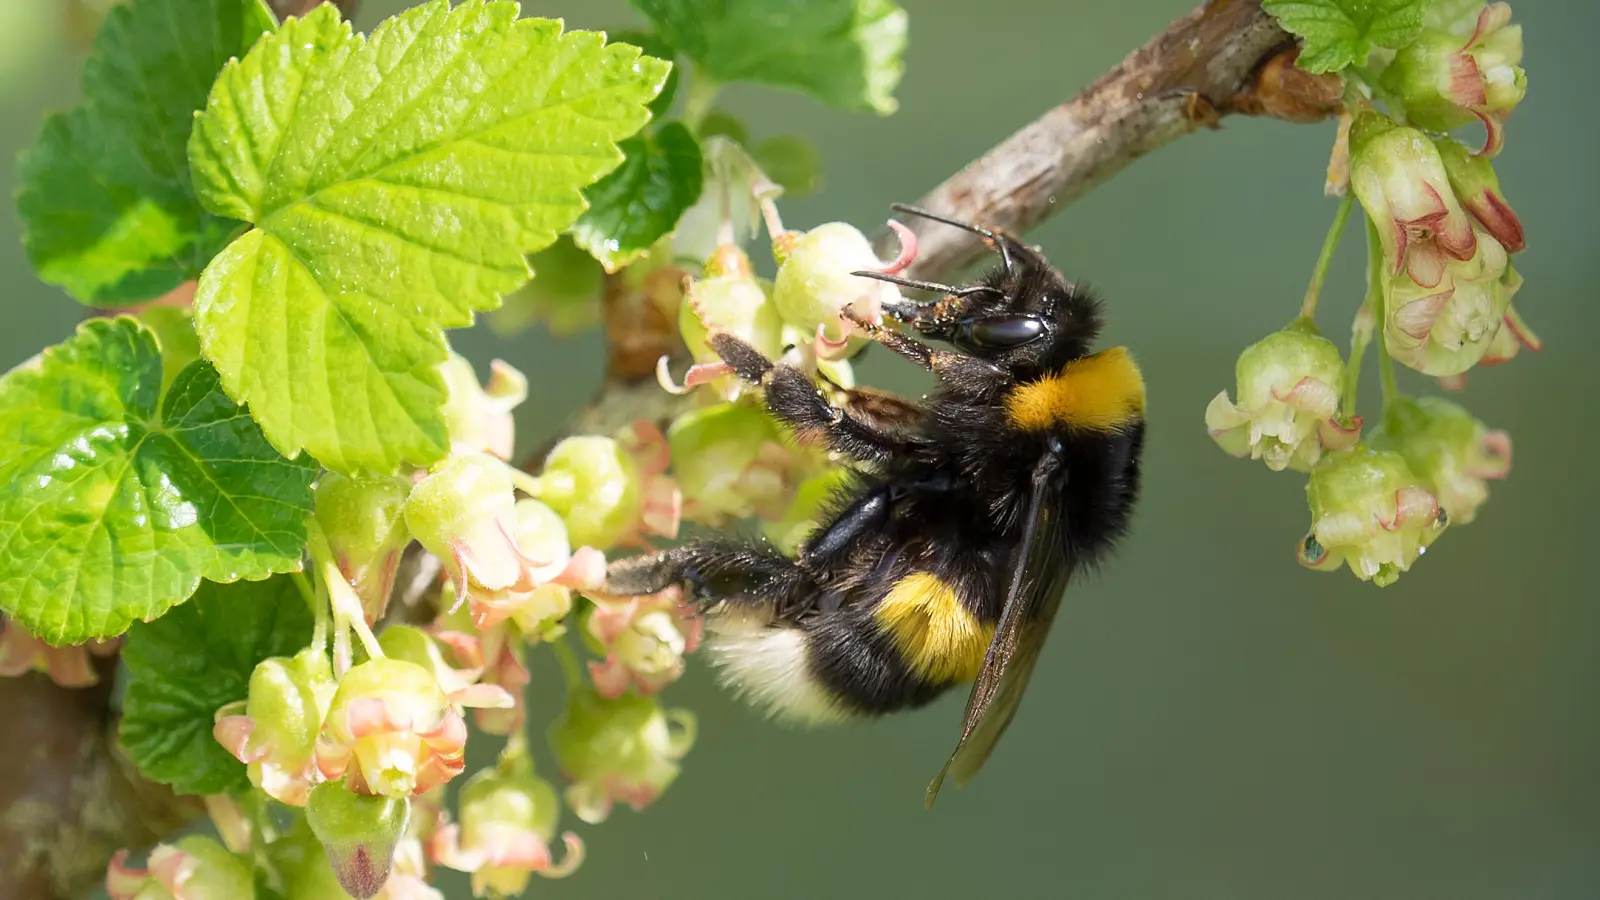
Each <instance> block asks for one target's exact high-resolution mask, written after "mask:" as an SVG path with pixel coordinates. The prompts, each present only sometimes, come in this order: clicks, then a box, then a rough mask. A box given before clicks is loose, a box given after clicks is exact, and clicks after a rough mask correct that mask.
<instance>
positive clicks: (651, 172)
mask: <svg viewBox="0 0 1600 900" xmlns="http://www.w3.org/2000/svg"><path fill="white" fill-rule="evenodd" d="M620 146H621V147H622V151H623V152H624V153H626V154H627V156H628V159H627V161H626V162H624V163H623V164H622V166H621V167H620V168H618V169H617V170H616V171H614V172H612V173H611V174H610V175H607V176H606V177H605V178H603V179H601V180H600V181H599V182H598V183H596V184H595V185H594V186H593V187H591V188H589V190H587V191H585V192H584V196H585V197H586V198H587V199H588V201H589V209H588V211H587V212H585V213H584V214H583V216H582V217H581V218H580V219H578V222H577V224H576V225H575V226H574V227H573V229H572V237H573V240H574V241H576V242H577V244H578V246H580V247H582V248H583V249H585V250H587V251H589V253H590V254H592V255H593V256H594V258H595V259H598V260H600V262H601V264H602V265H604V266H605V267H606V271H607V272H615V271H617V270H618V269H621V268H622V267H623V266H626V265H627V264H628V263H630V262H632V261H633V260H634V259H635V258H637V257H638V256H639V254H641V253H643V252H645V251H646V250H649V249H650V246H651V245H652V244H654V243H655V242H656V241H658V240H660V239H661V237H662V236H664V235H666V234H669V233H670V232H671V231H672V229H673V227H674V226H676V225H677V224H678V219H679V217H681V216H682V215H683V213H684V210H686V209H688V208H689V207H691V206H693V205H694V202H695V201H696V200H698V199H700V190H701V188H702V186H703V185H702V179H703V178H704V173H703V172H702V171H701V163H702V160H701V158H700V144H699V142H697V141H696V140H695V139H694V134H693V133H692V132H690V131H689V129H688V128H685V127H684V126H683V124H682V123H680V122H668V123H667V124H665V125H663V126H662V127H661V128H660V129H659V130H657V131H656V132H655V133H654V134H649V135H645V136H643V137H636V138H631V139H629V140H626V141H623V142H622V144H621V145H620Z"/></svg>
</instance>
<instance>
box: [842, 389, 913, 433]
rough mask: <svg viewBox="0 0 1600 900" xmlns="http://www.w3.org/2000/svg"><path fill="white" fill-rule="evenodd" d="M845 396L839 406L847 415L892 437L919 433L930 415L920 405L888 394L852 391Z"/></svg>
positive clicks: (868, 390)
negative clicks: (893, 435) (926, 417)
mask: <svg viewBox="0 0 1600 900" xmlns="http://www.w3.org/2000/svg"><path fill="white" fill-rule="evenodd" d="M843 393H844V397H843V399H842V400H841V402H840V404H839V405H840V406H842V407H843V408H844V410H845V412H848V413H849V414H850V415H852V416H854V417H855V418H857V419H859V420H861V421H864V422H866V423H867V424H868V425H869V426H872V427H875V428H878V429H880V430H882V431H887V432H889V433H891V434H900V435H909V434H914V433H916V431H917V430H918V429H919V428H921V427H922V423H923V421H924V417H925V416H926V415H927V410H926V409H925V408H924V407H923V406H922V405H921V404H919V403H917V402H916V401H914V400H909V399H907V398H905V397H901V396H899V395H896V394H891V393H889V392H888V391H879V390H874V389H872V388H851V389H849V390H846V391H844V392H843Z"/></svg>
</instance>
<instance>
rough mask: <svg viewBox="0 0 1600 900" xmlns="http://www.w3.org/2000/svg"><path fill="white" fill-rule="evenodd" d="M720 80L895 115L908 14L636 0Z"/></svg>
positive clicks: (863, 6)
mask: <svg viewBox="0 0 1600 900" xmlns="http://www.w3.org/2000/svg"><path fill="white" fill-rule="evenodd" d="M629 2H631V3H632V4H633V5H634V7H635V8H637V9H638V10H639V11H640V12H642V13H644V14H645V15H646V16H647V17H649V19H650V21H651V22H652V23H654V25H655V28H656V31H657V33H659V34H660V35H661V37H663V38H665V39H666V40H667V42H668V43H670V44H672V45H673V46H674V47H677V48H678V49H679V50H680V51H682V52H683V54H684V55H686V56H688V57H689V58H690V59H692V60H694V61H695V64H696V66H697V67H698V72H699V73H700V74H703V75H705V76H707V77H709V78H711V79H713V80H716V81H748V82H754V83H758V84H766V85H771V86H773V87H780V88H786V89H790V90H796V91H802V92H804V93H807V94H810V95H811V96H813V97H816V98H817V99H818V100H821V101H822V102H824V103H827V104H829V105H830V106H836V107H840V108H842V109H851V110H864V111H870V112H876V113H878V114H880V115H887V114H888V113H892V112H894V110H895V107H896V103H895V99H894V91H895V88H896V87H898V86H899V84H900V76H901V74H902V73H903V72H904V70H905V64H904V62H903V61H902V59H901V55H902V54H903V53H904V52H905V46H906V13H905V10H903V9H901V8H900V7H899V6H897V5H896V4H895V3H894V2H893V0H806V2H795V0H629Z"/></svg>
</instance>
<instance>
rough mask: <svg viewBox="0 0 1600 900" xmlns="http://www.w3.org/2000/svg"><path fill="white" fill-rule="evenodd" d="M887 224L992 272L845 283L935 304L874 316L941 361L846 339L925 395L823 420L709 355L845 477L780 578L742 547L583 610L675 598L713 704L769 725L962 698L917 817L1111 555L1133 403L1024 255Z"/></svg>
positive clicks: (775, 383)
mask: <svg viewBox="0 0 1600 900" xmlns="http://www.w3.org/2000/svg"><path fill="white" fill-rule="evenodd" d="M894 208H895V209H896V210H899V211H901V212H904V213H907V214H910V215H916V216H921V217H923V218H926V219H930V220H933V221H937V222H942V223H944V224H946V225H951V226H954V227H957V228H963V229H965V230H967V231H970V232H973V233H975V234H977V235H978V236H979V237H980V238H981V239H982V240H983V241H984V242H985V244H986V245H987V246H988V247H989V248H990V249H991V250H992V251H993V252H995V253H996V254H998V256H999V264H998V265H996V266H994V267H993V268H992V269H990V271H988V272H987V273H985V275H984V276H983V277H982V278H981V279H979V280H978V281H976V282H974V283H972V284H971V285H969V286H964V287H950V286H946V285H941V284H933V283H929V282H923V281H913V280H909V279H904V278H900V277H897V276H894V275H890V274H886V273H882V272H856V273H853V274H855V275H859V276H862V277H867V278H876V279H879V280H882V281H889V282H892V283H894V284H898V285H900V286H902V287H905V288H910V289H914V290H922V291H931V292H933V293H935V294H937V295H940V296H939V298H938V299H937V300H933V301H930V302H914V301H911V300H906V299H896V300H894V301H893V302H890V303H887V304H885V306H884V312H885V313H887V314H888V315H889V316H891V317H892V318H894V319H896V320H898V321H899V322H901V323H904V324H905V325H907V326H909V327H910V329H911V330H913V331H914V332H916V333H917V334H919V335H921V336H922V337H924V338H928V339H930V340H934V341H938V342H941V343H945V344H948V345H949V346H950V347H951V348H952V349H935V348H933V347H930V346H928V345H926V344H924V343H922V342H920V341H918V340H916V339H914V338H913V337H911V336H908V335H907V334H905V333H902V332H901V331H899V330H894V329H891V328H889V327H885V326H884V325H881V324H878V323H872V322H867V321H865V320H861V319H853V321H855V323H856V325H857V326H858V327H860V328H861V329H862V330H863V331H864V332H865V334H866V335H867V336H868V337H870V338H871V339H873V340H875V341H877V342H878V343H880V344H882V345H883V346H884V347H886V348H888V349H889V350H892V351H893V352H895V353H896V354H898V355H900V356H903V357H905V358H906V359H909V360H910V361H912V362H913V363H916V364H917V365H919V366H921V367H923V368H924V369H926V370H928V371H930V372H932V373H933V375H934V376H935V377H936V379H937V382H938V384H937V387H936V389H935V390H934V392H933V393H931V394H930V395H929V396H928V397H926V398H924V399H923V400H922V401H912V400H909V399H905V398H901V397H897V396H894V395H891V394H887V393H884V392H878V391H873V390H869V389H856V390H850V391H844V392H842V399H840V401H839V402H838V403H837V404H835V403H834V402H833V401H830V399H829V398H828V396H827V395H826V394H824V393H823V392H822V391H821V390H819V388H818V386H817V384H816V383H815V382H814V381H813V380H812V379H811V378H810V377H809V376H808V375H806V374H805V373H804V372H803V371H802V370H801V369H799V368H796V367H794V366H791V365H788V364H785V363H774V362H773V361H771V360H769V359H767V358H765V357H764V356H763V355H761V353H760V352H758V351H757V350H755V349H754V348H752V347H751V346H749V345H748V344H746V343H745V342H743V341H741V340H740V339H738V338H736V337H734V336H732V335H729V334H726V333H715V334H713V335H711V336H710V338H709V341H708V343H709V344H710V346H711V347H712V348H713V349H714V350H715V351H716V353H717V354H718V355H719V356H720V357H721V358H722V360H723V361H725V362H726V363H727V364H728V365H729V366H730V367H731V368H732V370H733V371H734V372H735V373H737V374H738V375H739V376H740V377H741V378H743V379H744V380H745V381H747V382H750V383H751V384H754V385H758V386H760V387H761V388H762V395H763V397H764V398H765V403H766V405H767V407H768V409H770V411H771V413H772V414H773V415H774V416H775V417H776V418H777V419H778V420H780V421H782V422H784V423H786V424H787V425H788V426H790V427H791V428H792V429H793V430H794V431H795V432H796V434H797V436H798V437H800V438H802V439H809V440H812V441H821V442H825V443H826V445H828V446H830V447H831V448H832V450H834V451H835V452H836V454H838V455H839V456H841V457H843V458H845V459H846V460H848V461H849V463H848V464H849V465H850V466H851V470H852V472H851V476H850V477H849V478H848V480H847V481H846V482H845V485H844V487H842V488H841V489H840V490H839V491H838V492H837V494H836V496H834V497H833V499H832V502H831V504H829V505H828V507H827V511H826V514H825V515H824V516H822V518H821V519H820V520H819V525H818V527H817V528H816V529H815V530H814V531H812V532H811V534H810V536H809V537H808V539H807V540H806V541H805V542H804V543H803V544H802V545H801V546H800V547H799V548H798V551H797V552H796V554H795V556H794V558H790V557H788V556H786V555H784V554H782V553H780V552H778V551H777V550H776V549H775V548H773V547H771V546H770V545H766V544H763V543H761V542H758V541H749V540H741V539H738V538H735V537H716V538H712V539H701V540H695V541H691V542H689V543H686V544H684V545H682V546H679V547H676V548H672V549H669V550H664V551H661V552H658V553H656V554H653V555H647V556H639V557H634V558H631V559H623V560H618V561H616V562H614V563H613V564H612V566H611V568H610V572H609V574H608V579H607V587H606V588H605V591H606V592H607V593H611V594H619V595H636V594H646V593H654V592H656V591H660V590H663V589H665V588H667V587H669V586H671V585H674V584H677V585H682V586H684V587H685V588H686V590H687V591H688V596H690V597H691V598H692V599H693V601H694V602H695V603H696V605H697V606H698V608H699V609H701V610H702V611H703V612H704V613H705V614H706V622H707V631H708V632H709V635H710V636H709V637H708V640H707V649H708V651H709V652H710V653H711V654H712V655H713V659H714V661H715V663H717V664H718V666H719V667H720V670H721V673H722V678H723V680H724V683H726V684H728V685H729V686H731V687H732V688H733V689H734V690H735V691H737V692H739V693H741V694H743V695H744V696H745V697H746V698H747V699H749V700H750V701H752V702H754V703H755V704H756V705H757V706H759V707H762V708H764V709H766V710H767V711H769V712H770V713H773V714H775V715H777V716H779V717H781V718H785V719H789V720H791V721H798V722H802V723H810V724H819V723H824V722H837V721H844V720H849V719H853V718H859V717H869V716H876V715H881V714H885V713H890V712H895V711H898V710H903V709H911V708H916V707H920V706H923V705H924V704H927V703H929V702H930V701H932V700H934V699H935V698H937V697H939V696H940V695H942V694H944V693H945V692H946V691H948V690H950V689H951V688H953V687H955V686H956V685H960V684H968V683H971V684H973V688H972V693H971V696H970V698H969V699H968V701H967V707H966V713H965V717H964V721H963V723H962V728H961V737H960V740H959V742H958V743H957V745H956V748H955V751H954V753H953V754H952V755H951V757H950V759H949V760H948V761H947V762H946V763H945V765H944V768H943V769H941V770H940V772H939V774H938V775H937V776H936V777H935V778H934V779H933V781H932V782H931V783H930V784H929V785H928V789H927V794H926V802H927V803H928V804H929V805H930V806H931V805H932V803H933V800H934V797H935V796H936V795H937V793H938V791H939V787H940V785H941V784H942V783H943V781H944V779H945V777H946V775H950V776H952V777H953V778H954V780H955V781H956V783H958V784H961V783H965V782H966V781H967V780H968V779H970V778H971V777H972V776H973V775H974V774H976V772H977V771H978V769H979V768H980V767H981V766H982V765H983V763H984V761H985V760H986V759H987V758H988V756H989V754H990V752H991V751H992V750H993V748H994V746H995V743H996V742H997V741H998V740H999V739H1000V736H1001V734H1002V733H1003V732H1004V731H1005V729H1006V727H1007V726H1008V725H1009V724H1010V722H1011V720H1012V717H1013V716H1014V715H1015V713H1016V710H1017V705H1018V703H1019V702H1020V701H1021V699H1022V695H1023V692H1024V690H1025V689H1026V687H1027V684H1028V681H1029V678H1030V677H1031V674H1032V672H1033V667H1034V663H1035V662H1036V661H1037V659H1038V657H1039V651H1040V648H1041V647H1042V646H1043V644H1044V641H1045V638H1046V635H1047V634H1048V632H1049V629H1050V626H1051V623H1052V621H1053V620H1054V618H1055V615H1056V611H1057V609H1058V608H1059V607H1060V605H1061V600H1062V596H1063V594H1064V593H1065V591H1066V587H1067V582H1068V581H1069V579H1071V578H1072V577H1073V575H1074V574H1075V573H1077V572H1079V571H1081V570H1083V569H1085V568H1086V567H1089V566H1092V565H1094V564H1095V563H1097V562H1099V561H1101V560H1103V559H1104V558H1105V557H1106V556H1107V554H1108V551H1110V550H1111V549H1112V546H1113V544H1114V543H1115V542H1116V541H1117V540H1118V539H1119V538H1120V537H1121V536H1122V535H1124V534H1125V533H1126V531H1127V529H1128V527H1129V522H1130V516H1131V514H1132V510H1133V506H1134V503H1135V501H1136V499H1137V496H1138V492H1139V464H1140V452H1141V447H1142V444H1143V439H1144V411H1145V389H1144V380H1143V377H1142V375H1141V373H1140V371H1139V368H1138V366H1137V365H1135V363H1134V361H1133V358H1132V357H1131V356H1130V355H1129V353H1128V351H1127V350H1126V349H1125V348H1123V347H1113V348H1110V349H1106V350H1101V351H1099V352H1091V351H1092V347H1093V344H1094V342H1095V340H1096V338H1097V336H1098V335H1099V332H1100V330H1101V327H1102V317H1101V312H1100V302H1099V300H1098V299H1097V298H1096V297H1095V296H1094V295H1093V294H1092V293H1091V292H1089V291H1087V290H1084V289H1082V288H1080V287H1078V286H1076V285H1074V284H1071V283H1069V282H1068V281H1067V280H1066V279H1065V278H1063V276H1062V275H1061V273H1060V272H1058V271H1057V270H1056V269H1054V268H1053V267H1052V266H1051V265H1050V263H1049V262H1048V261H1047V260H1046V259H1045V258H1044V256H1042V255H1041V254H1040V252H1039V251H1038V250H1036V249H1035V248H1032V247H1029V246H1027V245H1025V244H1023V243H1021V242H1020V241H1018V240H1017V239H1016V238H1014V237H1012V236H1010V235H1008V234H1006V233H1004V232H999V231H995V230H992V229H989V228H984V227H981V226H977V225H972V224H967V223H963V222H958V221H954V220H951V219H947V218H943V217H941V216H937V215H934V214H932V213H929V212H925V211H922V210H918V209H914V208H911V207H906V206H900V205H896V206H895V207H894ZM847 317H849V316H848V315H847ZM836 396H840V395H836Z"/></svg>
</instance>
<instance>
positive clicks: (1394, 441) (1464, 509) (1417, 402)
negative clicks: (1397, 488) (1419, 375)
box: [1370, 397, 1511, 525]
mask: <svg viewBox="0 0 1600 900" xmlns="http://www.w3.org/2000/svg"><path fill="white" fill-rule="evenodd" d="M1370 444H1371V446H1372V447H1373V449H1376V450H1393V451H1395V452H1397V453H1399V454H1400V455H1401V456H1403V457H1405V461H1406V464H1407V465H1408V466H1410V467H1411V471H1412V472H1414V473H1415V474H1416V475H1417V477H1418V478H1419V479H1421V481H1422V484H1423V486H1424V487H1426V488H1427V489H1428V490H1430V491H1432V492H1433V494H1434V495H1435V496H1436V497H1438V498H1439V503H1440V504H1441V505H1442V506H1443V507H1444V508H1445V509H1447V510H1449V511H1450V522H1451V524H1455V525H1466V524H1468V523H1469V522H1471V521H1472V520H1473V519H1475V518H1477V516H1478V507H1480V506H1482V505H1483V503H1484V501H1485V500H1488V499H1489V486H1488V482H1489V481H1490V480H1497V479H1501V478H1505V477H1506V476H1507V475H1509V474H1511V437H1510V435H1508V434H1506V433H1505V432H1504V431H1490V430H1489V428H1488V426H1486V425H1484V424H1483V423H1482V422H1480V421H1478V420H1477V419H1476V418H1474V417H1473V415H1472V413H1470V412H1468V411H1467V410H1466V409H1464V408H1462V407H1461V406H1459V405H1457V404H1455V403H1452V402H1450V401H1449V400H1446V399H1444V398H1443V397H1419V398H1416V399H1411V398H1407V397H1398V398H1395V399H1393V400H1391V401H1390V402H1389V406H1388V408H1387V410H1386V411H1385V413H1384V420H1383V423H1382V424H1381V425H1379V426H1378V427H1377V428H1376V429H1374V430H1373V432H1372V437H1371V440H1370Z"/></svg>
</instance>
